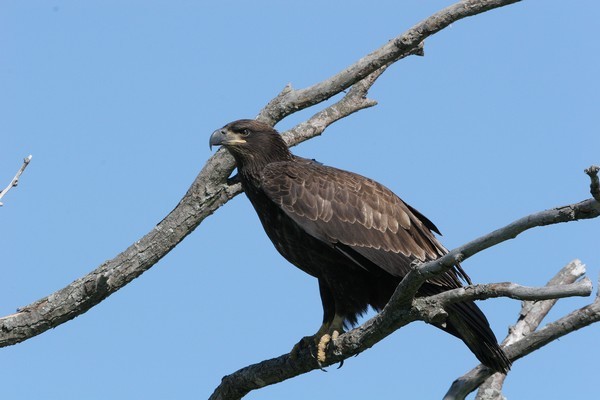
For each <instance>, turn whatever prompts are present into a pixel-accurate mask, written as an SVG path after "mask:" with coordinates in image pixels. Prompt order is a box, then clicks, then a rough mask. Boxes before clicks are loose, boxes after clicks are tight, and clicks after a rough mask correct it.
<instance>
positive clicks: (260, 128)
mask: <svg viewBox="0 0 600 400" xmlns="http://www.w3.org/2000/svg"><path fill="white" fill-rule="evenodd" d="M210 145H211V147H212V146H213V145H222V146H224V147H225V148H227V149H228V150H229V151H230V152H231V154H232V155H233V157H234V158H235V162H236V165H237V169H238V175H239V178H240V180H241V183H242V188H243V189H244V192H245V193H246V195H247V196H248V199H249V200H250V202H251V203H252V205H253V206H254V209H255V210H256V213H257V214H258V217H259V218H260V221H261V223H262V226H263V228H264V230H265V232H266V233H267V235H268V236H269V238H270V239H271V241H272V242H273V244H274V245H275V248H276V249H277V250H278V251H279V253H281V255H282V256H283V257H285V258H286V259H287V260H288V261H289V262H291V263H292V264H294V265H295V266H296V267H298V268H300V269H301V270H302V271H304V272H306V273H307V274H310V275H312V276H314V277H315V278H317V280H318V282H319V291H320V294H321V301H322V304H323V324H322V326H321V327H320V328H319V330H318V331H317V333H316V334H315V335H314V336H313V337H312V338H313V340H314V341H315V343H318V342H319V340H320V338H322V337H323V336H326V335H332V336H335V334H336V333H341V332H343V329H344V326H352V325H354V324H356V322H357V317H358V316H360V315H361V314H362V313H363V312H365V311H366V309H367V308H368V307H369V306H371V307H372V308H374V309H375V310H381V309H382V308H383V307H384V306H385V304H386V303H387V302H388V300H389V299H390V297H391V295H392V293H393V292H394V290H395V289H396V286H397V285H398V283H399V282H400V280H401V279H402V278H403V277H404V276H405V275H406V274H407V273H408V272H409V270H410V265H411V263H412V262H413V261H421V262H426V261H430V260H434V259H436V258H438V257H440V256H442V255H444V254H445V253H446V252H447V250H446V249H445V248H444V246H442V245H441V244H440V242H439V241H438V240H437V239H436V237H435V236H434V234H433V233H432V231H433V232H436V233H438V234H439V231H438V229H437V228H436V226H435V225H434V224H433V223H432V222H431V221H430V220H429V219H427V218H426V217H425V216H423V214H421V213H420V212H418V211H417V210H416V209H414V208H412V207H411V206H409V205H408V204H406V203H405V202H404V201H402V200H401V199H400V198H399V197H398V196H396V195H395V194H394V193H392V191H390V190H389V189H387V188H386V187H384V186H383V185H381V184H379V183H377V182H375V181H373V180H371V179H368V178H365V177H363V176H360V175H357V174H354V173H352V172H348V171H343V170H340V169H336V168H332V167H328V166H325V165H321V164H319V163H317V162H314V161H311V160H307V159H304V158H300V157H297V156H294V155H293V154H292V153H291V152H290V151H289V149H288V147H287V146H286V144H285V142H284V141H283V139H282V138H281V136H280V135H279V134H278V133H277V131H275V130H274V129H273V128H271V127H270V126H269V125H266V124H264V123H261V122H258V121H255V120H247V119H244V120H239V121H235V122H232V123H230V124H227V125H225V126H224V127H223V128H221V129H218V130H216V131H215V132H214V133H213V134H212V135H211V137H210ZM461 278H462V279H463V280H465V281H466V282H468V283H470V280H469V277H468V276H467V275H466V274H465V272H464V271H463V270H462V268H461V267H460V266H459V265H456V267H455V268H454V269H452V270H450V271H448V272H446V273H444V274H442V275H438V276H436V277H434V278H432V279H430V280H428V281H427V282H425V283H424V284H423V286H422V287H421V288H420V290H419V292H418V295H419V296H429V295H433V294H436V293H440V292H443V291H446V290H449V289H454V288H458V287H460V286H462V283H461ZM446 311H447V312H448V318H447V321H446V323H445V324H444V325H439V326H438V327H439V328H440V329H443V330H445V331H446V332H448V333H450V334H452V335H454V336H457V337H458V338H460V339H461V340H463V342H465V344H466V345H467V346H468V347H469V349H471V351H472V352H473V353H474V354H475V356H476V357H477V358H478V359H479V360H480V361H481V362H482V363H483V364H485V365H487V366H488V367H490V368H492V369H493V370H495V371H500V372H507V371H508V370H509V368H510V361H509V360H508V358H507V357H506V355H505V354H504V352H503V351H502V350H501V349H500V347H499V346H498V344H497V341H496V337H495V336H494V333H493V332H492V330H491V329H490V326H489V323H488V321H487V319H486V317H485V316H484V315H483V313H482V312H481V310H480V309H479V308H478V307H477V306H476V305H475V303H473V302H471V301H469V302H461V303H455V304H452V305H450V306H448V307H447V310H446Z"/></svg>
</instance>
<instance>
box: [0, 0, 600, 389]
mask: <svg viewBox="0 0 600 400" xmlns="http://www.w3.org/2000/svg"><path fill="white" fill-rule="evenodd" d="M217 3H218V2H211V3H210V4H208V2H195V1H169V2H167V1H102V2H100V1H86V2H81V1H60V0H57V1H54V2H47V1H16V0H4V1H1V2H0V93H1V94H0V132H1V133H0V134H1V141H0V185H1V186H4V185H5V184H7V183H8V181H9V180H10V179H11V178H12V176H13V175H14V173H15V172H16V170H17V169H18V167H19V166H20V165H21V160H22V158H23V157H24V156H26V155H28V154H33V161H32V163H31V165H30V166H29V168H28V169H27V171H26V172H25V174H24V175H23V177H22V181H21V185H20V186H19V187H18V188H16V189H15V190H13V191H11V192H10V193H9V194H8V196H6V197H5V198H4V202H5V205H4V207H2V208H1V209H0V221H1V224H0V229H1V237H2V245H1V248H0V249H1V252H2V262H1V263H0V268H1V269H2V282H1V286H0V288H1V290H0V314H2V315H7V314H10V313H12V312H14V310H15V309H16V308H17V307H20V306H23V305H26V304H29V303H31V302H32V301H35V300H37V299H39V298H41V297H44V296H46V295H48V294H50V293H52V292H54V291H55V290H58V289H60V288H62V287H64V286H65V285H67V284H69V283H70V282H71V281H73V280H74V279H76V278H78V277H80V276H83V275H85V274H86V273H88V272H89V271H91V270H92V269H94V268H96V267H97V266H98V265H99V264H100V263H102V262H103V261H105V260H107V259H110V258H112V257H114V256H115V255H116V254H118V253H119V252H120V251H122V250H123V249H125V248H126V247H127V246H128V245H129V244H131V243H132V242H134V241H135V240H137V239H138V238H140V237H141V236H143V235H144V234H145V233H146V232H148V231H149V230H151V229H152V228H153V226H154V225H155V224H156V223H158V222H159V221H160V220H161V219H162V218H163V217H164V216H165V215H166V213H168V212H169V211H170V210H171V209H172V208H173V207H174V206H175V205H176V204H177V202H178V201H179V199H180V198H181V196H182V195H183V194H184V193H185V191H186V190H187V188H188V187H189V185H190V183H191V182H192V180H193V179H194V177H195V176H196V174H197V173H198V171H199V170H200V168H201V167H202V165H203V164H204V162H205V161H206V159H207V158H208V157H210V155H211V152H210V151H209V149H208V137H209V135H210V133H211V132H212V131H213V130H214V129H216V128H218V127H220V126H222V125H224V124H225V123H227V122H229V121H231V120H234V119H238V118H243V117H246V118H247V117H250V118H251V117H253V116H255V115H256V114H257V113H258V111H259V110H260V109H261V108H262V107H263V106H264V105H265V104H266V102H267V101H268V100H270V99H271V98H272V97H273V96H275V95H276V94H277V93H278V92H279V90H280V89H282V88H283V87H284V85H285V84H287V83H288V82H291V83H292V84H293V85H294V86H295V87H298V88H300V87H305V86H307V85H310V84H313V83H315V82H318V81H320V80H322V79H324V78H327V77H328V76H330V75H332V74H334V73H336V72H337V71H339V70H341V69H342V68H344V67H345V66H347V65H348V64H350V63H352V62H354V61H355V60H357V59H358V58H360V57H361V56H363V55H365V54H366V53H368V52H370V51H372V50H374V49H376V48H378V47H379V46H381V45H383V44H384V43H386V41H388V40H389V39H391V38H392V37H395V36H396V35H398V34H400V33H401V32H403V31H404V30H406V29H407V28H409V27H410V26H412V25H414V24H415V23H417V22H418V21H420V20H422V19H423V18H425V17H427V16H428V15H430V14H431V13H433V12H434V11H436V10H438V9H440V8H442V7H443V6H446V5H448V4H450V3H451V1H428V2H422V1H414V0H411V1H402V2H398V1H384V2H370V3H365V2H358V1H343V2H341V1H332V2H320V1H319V2H317V1H304V2H296V3H291V2H275V1H271V2H265V1H263V2H261V1H258V2H235V1H223V2H219V3H218V4H217ZM599 17H600V5H599V3H598V2H597V1H581V2H577V4H576V5H575V4H569V3H568V2H564V1H545V2H539V1H538V2H536V1H528V2H523V3H520V4H516V5H512V6H509V7H507V8H505V9H502V10H496V11H492V12H490V13H488V14H485V15H481V16H477V17H475V18H470V19H468V20H464V21H460V22H458V23H456V24H454V25H453V26H452V27H450V28H448V29H446V30H444V31H443V32H440V33H438V34H437V35H435V37H432V38H430V39H429V40H428V41H427V43H426V50H425V51H426V56H425V57H412V58H410V59H406V60H403V61H401V62H399V63H398V64H396V65H394V66H393V67H392V68H390V69H389V70H388V71H387V72H386V73H385V75H384V76H383V77H381V78H380V80H379V81H378V82H377V84H376V85H375V86H374V87H373V89H372V91H371V93H370V97H372V98H374V99H376V100H378V101H379V103H380V104H379V105H378V106H377V107H375V108H372V109H369V110H365V111H362V112H360V113H358V114H355V115H353V116H351V117H350V118H347V119H346V120H344V121H341V122H339V123H337V124H335V125H334V126H332V127H330V128H329V129H328V130H327V131H326V133H325V134H324V135H323V136H322V137H319V138H316V139H314V140H312V141H310V142H308V143H305V144H303V145H301V146H299V147H297V148H296V149H295V150H294V151H295V152H296V153H298V154H300V155H303V156H306V157H312V158H316V159H318V160H319V161H321V162H324V163H326V164H329V165H335V166H338V167H341V168H345V169H349V170H352V171H355V172H359V173H361V174H364V175H367V176H369V177H372V178H374V179H376V180H378V181H380V182H382V183H384V184H385V185H387V186H388V187H390V188H391V189H392V190H394V191H395V192H396V193H398V194H399V195H400V196H401V197H403V198H404V199H405V200H406V201H408V202H409V203H410V204H412V205H413V206H415V207H417V208H418V209H419V210H421V211H422V212H423V213H424V214H425V215H427V216H428V217H429V218H430V219H432V220H433V221H434V222H435V223H436V224H437V225H438V227H439V228H440V229H441V230H442V232H443V233H444V236H443V238H442V241H443V242H444V244H445V245H446V246H447V247H449V248H453V247H455V246H458V245H460V244H463V243H465V242H466V241H468V240H471V239H473V238H476V237H478V236H480V235H482V234H484V233H487V232H489V231H491V230H493V229H495V228H498V227H501V226H503V225H505V224H507V223H509V222H511V221H513V220H515V219H517V218H519V217H522V216H524V215H527V214H529V213H532V212H535V211H540V210H543V209H547V208H551V207H554V206H558V205H563V204H567V203H572V202H577V201H580V200H583V199H585V198H588V197H589V192H588V184H589V182H588V178H587V176H585V175H584V174H583V172H582V171H583V169H584V168H586V167H588V166H589V165H590V164H593V163H596V164H598V163H600V152H599V149H600V135H599V134H598V104H600V83H599V79H598V71H600V44H599V42H598V40H597V39H598V31H597V21H598V18H599ZM316 110H317V109H316V108H315V109H313V110H309V111H305V112H303V113H301V114H300V115H298V116H293V117H290V118H288V119H286V120H284V121H282V122H281V123H280V124H279V125H278V128H279V129H281V130H284V129H286V128H289V127H291V126H293V125H294V123H296V122H298V121H300V120H301V119H302V118H305V117H307V116H309V115H311V114H312V113H313V112H315V111H316ZM599 227H600V221H598V220H593V221H582V222H577V223H571V224H567V225H561V226H553V227H548V228H544V229H536V230H533V231H530V232H527V233H525V234H523V235H522V236H521V237H519V238H518V240H513V241H511V242H508V243H504V244H502V245H500V246H498V247H497V248H495V249H492V250H490V251H487V252H485V253H483V254H480V255H478V256H476V257H473V258H472V259H470V260H468V261H467V262H466V263H465V264H464V268H465V269H466V270H467V271H468V273H469V274H470V275H471V277H472V278H473V280H474V281H475V282H498V281H514V282H518V283H521V284H526V285H543V284H545V282H546V281H547V280H548V279H549V278H550V277H551V276H553V275H554V273H555V272H556V271H557V270H558V269H560V268H561V267H562V266H563V265H564V264H566V263H567V262H568V261H570V260H572V259H574V258H580V259H581V260H582V261H583V262H584V263H586V264H587V265H588V270H589V276H590V277H591V279H592V280H593V281H594V284H595V285H596V283H597V278H598V274H599V271H600V250H599V246H598V245H599V243H598V228H599ZM590 301H591V299H569V300H564V301H561V302H559V304H558V305H557V307H556V310H555V311H554V312H553V313H552V314H551V317H552V318H556V317H558V316H561V315H562V314H564V313H566V312H569V311H570V310H572V309H574V308H577V307H580V306H583V305H585V304H587V303H589V302H590ZM519 306H520V305H519V302H516V301H512V300H504V299H501V300H491V301H487V302H485V303H483V304H481V307H482V308H483V309H484V310H485V312H486V313H487V315H488V317H489V319H490V321H491V324H492V326H493V328H494V330H495V331H496V333H497V335H498V336H499V337H504V334H505V332H506V330H507V327H508V325H510V324H512V323H514V321H515V319H516V317H517V313H518V311H519ZM320 321H321V306H320V301H319V296H318V290H317V285H316V282H315V281H314V280H313V279H312V278H310V277H308V276H307V275H305V274H303V273H302V272H300V271H298V270H296V269H295V268H294V267H292V266H290V265H289V264H288V263H287V262H286V261H285V260H283V259H282V258H281V257H280V256H279V255H278V254H277V253H276V251H275V250H274V248H273V247H272V245H271V243H270V242H269V240H268V239H267V237H266V236H265V235H264V233H263V232H262V229H261V227H260V224H259V222H258V219H257V217H256V216H255V214H254V211H253V210H252V209H251V207H250V205H249V203H248V201H247V200H246V199H245V197H243V196H238V197H237V198H236V199H234V200H233V201H231V202H230V203H229V204H227V205H226V206H225V207H224V208H222V209H220V210H219V211H218V212H217V213H216V214H214V215H213V216H211V217H210V218H208V219H207V220H206V221H205V222H204V223H203V224H202V225H201V226H200V227H199V228H198V229H197V230H196V231H195V232H194V233H193V234H191V235H190V236H189V237H187V238H186V239H185V241H184V242H183V243H181V244H180V245H179V246H178V247H177V248H176V249H174V250H173V251H172V252H171V253H170V254H169V255H168V256H167V257H165V258H164V259H163V260H161V261H160V262H159V263H158V264H157V265H156V266H155V267H154V268H152V269H151V270H150V271H149V272H147V273H146V274H144V275H143V276H141V277H140V278H138V279H136V280H135V281H134V282H132V283H131V284H130V285H128V286H127V287H125V288H124V289H122V290H121V291H119V292H118V293H116V294H115V295H113V296H112V297H110V298H109V299H107V300H106V301H104V302H103V303H102V304H100V305H99V306H97V307H95V308H94V309H92V310H91V311H89V312H88V313H86V314H84V315H83V316H80V317H78V318H76V319H75V320H73V321H70V322H68V323H66V324H64V325H61V326H59V327H58V328H56V329H53V330H51V331H48V332H46V333H44V334H43V335H41V336H38V337H36V338H33V339H31V340H28V341H26V342H24V343H21V344H19V345H16V346H12V347H10V348H4V349H0V352H1V355H0V360H1V361H0V362H1V364H2V366H3V367H2V380H1V382H2V388H3V389H2V392H3V395H4V397H5V398H7V399H9V398H10V399H105V398H113V399H165V398H180V399H184V398H185V399H187V398H200V399H201V398H206V397H207V396H208V395H209V394H210V393H212V390H213V388H214V387H215V386H216V385H217V384H218V383H219V382H220V378H221V377H222V376H223V375H225V374H228V373H231V372H233V371H235V370H237V369H238V368H240V367H243V366H245V365H247V364H250V363H254V362H258V361H260V360H263V359H265V358H270V357H274V356H278V355H280V354H283V353H285V352H287V351H289V350H290V349H291V348H292V346H293V345H294V343H296V342H297V341H298V340H299V339H300V338H301V337H302V336H305V335H308V334H312V333H314V332H315V330H316V329H317V328H318V326H319V324H320ZM599 335H600V325H597V326H594V327H591V328H587V329H585V330H583V331H580V332H577V333H575V334H572V335H570V336H568V337H566V338H563V339H561V340H560V341H558V342H555V343H553V344H552V345H550V346H548V347H546V348H544V349H542V350H540V351H538V352H536V353H535V354H533V355H531V356H530V357H528V358H527V359H525V360H522V361H518V362H517V363H515V365H514V368H513V371H512V372H511V374H510V375H509V377H508V379H507V381H506V387H505V393H506V395H508V397H509V398H533V397H535V398H546V399H562V398H566V397H571V395H573V393H575V394H576V397H580V398H593V397H595V396H597V390H598V389H597V378H598V376H597V373H598V363H597V361H598V359H599V357H600V350H599V349H600V348H599V346H598V337H599ZM475 364H476V360H475V358H474V356H472V355H471V354H470V352H469V351H468V349H467V348H466V347H465V346H464V345H463V344H462V343H461V342H459V341H458V340H456V339H454V338H452V337H450V336H449V335H446V334H444V333H443V332H441V331H438V330H437V329H435V328H433V327H431V326H427V325H425V324H422V323H419V324H414V325H411V326H409V327H407V328H405V329H402V330H401V331H399V332H396V333H395V334H393V335H392V336H391V337H389V338H388V339H386V340H384V341H383V342H381V343H380V344H378V345H377V346H375V347H374V348H373V349H371V350H369V351H367V352H365V353H363V354H361V355H360V356H359V357H356V358H352V359H350V360H348V361H347V362H346V364H345V365H344V367H343V368H342V369H340V370H335V369H331V370H330V371H329V372H328V373H322V372H319V371H315V372H312V373H309V374H307V375H305V376H301V377H298V378H296V379H293V380H290V381H287V382H284V383H281V384H278V385H276V386H272V387H269V388H265V389H263V390H261V391H258V392H254V393H252V394H250V395H249V396H248V397H247V398H248V399H275V398H285V399H308V398H322V399H325V398H329V399H332V398H348V399H355V398H375V397H377V398H382V399H388V398H398V397H399V396H401V395H400V393H402V394H403V396H401V397H406V398H440V397H441V396H442V395H443V393H445V391H446V389H447V388H448V386H449V385H450V383H451V382H452V380H454V379H455V378H456V377H457V376H460V375H462V374H463V373H464V372H465V371H467V370H469V369H470V368H471V367H473V366H474V365H475Z"/></svg>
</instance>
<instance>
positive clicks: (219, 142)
mask: <svg viewBox="0 0 600 400" xmlns="http://www.w3.org/2000/svg"><path fill="white" fill-rule="evenodd" d="M242 143H246V141H245V140H244V139H242V138H241V137H240V135H238V134H236V133H233V132H231V131H230V130H227V129H225V128H221V129H217V130H216V131H214V132H213V133H212V135H210V140H209V141H208V145H209V147H210V149H211V150H212V147H213V146H227V145H231V144H242Z"/></svg>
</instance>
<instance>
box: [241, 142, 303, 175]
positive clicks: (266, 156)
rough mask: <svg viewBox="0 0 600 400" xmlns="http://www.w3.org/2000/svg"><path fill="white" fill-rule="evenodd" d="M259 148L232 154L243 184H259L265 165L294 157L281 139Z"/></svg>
mask: <svg viewBox="0 0 600 400" xmlns="http://www.w3.org/2000/svg"><path fill="white" fill-rule="evenodd" d="M261 150H262V151H254V152H248V153H245V152H240V153H234V154H233V157H234V158H235V163H236V165H237V168H238V172H239V174H240V176H241V178H242V183H245V185H244V186H246V185H248V184H251V185H254V186H260V177H261V173H262V171H263V169H264V168H265V167H266V166H267V165H269V164H271V163H275V162H280V161H291V160H293V158H294V156H293V155H292V153H291V152H290V150H289V149H288V147H287V146H286V144H285V142H284V141H283V140H281V141H277V142H275V143H269V148H263V149H261ZM244 181H245V182H244Z"/></svg>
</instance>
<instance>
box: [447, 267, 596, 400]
mask: <svg viewBox="0 0 600 400" xmlns="http://www.w3.org/2000/svg"><path fill="white" fill-rule="evenodd" d="M584 273H585V266H584V265H583V264H581V262H580V261H579V260H574V261H572V262H571V263H569V264H567V265H566V266H565V267H564V268H563V269H562V270H561V271H560V272H559V273H558V274H557V275H556V276H555V277H554V278H552V279H551V280H550V281H549V282H548V284H547V286H553V285H565V284H571V283H573V282H575V281H576V280H577V279H579V278H580V277H581V276H583V274H584ZM555 303H556V300H545V301H540V302H534V303H530V302H525V303H524V304H523V306H522V308H521V313H520V315H519V320H518V322H517V323H516V324H515V325H514V326H513V327H512V328H511V330H510V333H509V335H508V336H507V337H506V339H505V340H504V342H503V345H504V350H505V352H506V354H507V356H508V357H509V358H510V359H511V360H513V361H514V360H516V359H519V358H521V357H524V356H525V355H527V354H529V353H531V352H532V351H534V350H536V349H538V348H540V347H542V346H543V345H545V344H547V343H549V342H550V341H552V340H556V339H558V338H560V337H562V336H564V335H566V334H568V333H570V332H572V331H573V330H577V329H580V328H583V327H584V326H587V325H590V324H592V323H595V322H597V321H598V320H599V319H600V298H599V297H598V296H596V299H595V301H594V303H592V304H591V305H590V306H586V307H584V308H582V309H580V310H577V311H574V312H572V313H571V314H569V315H568V316H566V317H564V318H561V319H560V320H558V321H556V322H554V323H552V324H548V325H547V326H546V327H544V328H542V329H540V331H538V332H535V330H536V329H537V327H538V326H539V324H540V323H541V321H542V320H543V319H544V317H545V316H546V315H547V314H548V312H549V311H550V309H551V308H552V306H553V305H554V304H555ZM586 319H588V320H586ZM562 324H564V325H562ZM539 332H542V333H541V334H540V333H539ZM526 338H527V341H525V339H526ZM542 343H543V344H542ZM490 376H493V379H490V381H489V382H486V386H483V385H482V383H483V382H484V381H485V380H486V379H487V378H488V377H490ZM504 378H505V375H504V374H497V373H496V374H493V371H491V370H489V368H487V367H485V366H483V365H479V366H477V367H476V368H474V369H473V370H471V371H470V372H468V373H467V374H465V375H463V376H462V377H460V378H458V379H457V380H455V381H454V382H453V383H452V386H451V387H450V389H449V391H448V393H446V396H445V397H444V399H445V400H459V399H464V398H465V397H466V396H467V395H468V394H469V393H471V392H472V391H474V390H476V389H477V388H478V387H479V386H480V385H482V388H481V389H480V391H481V396H484V397H482V398H483V399H495V398H498V399H500V398H501V397H499V396H501V394H500V391H501V389H502V383H503V382H504ZM478 396H479V394H478ZM494 396H496V397H494Z"/></svg>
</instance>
